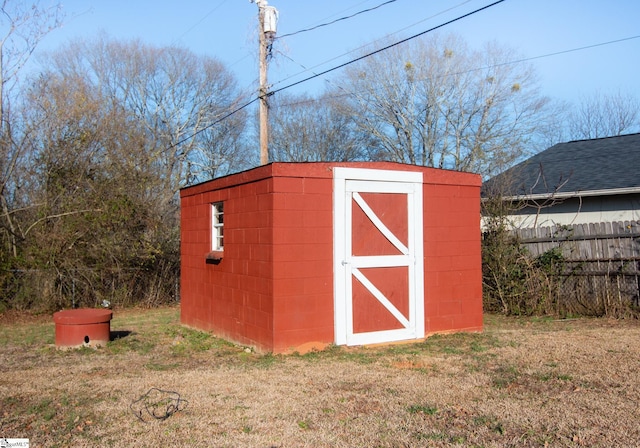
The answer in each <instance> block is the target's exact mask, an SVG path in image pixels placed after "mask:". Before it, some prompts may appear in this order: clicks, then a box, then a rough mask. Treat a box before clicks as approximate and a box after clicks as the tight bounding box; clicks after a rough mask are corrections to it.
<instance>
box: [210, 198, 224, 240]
mask: <svg viewBox="0 0 640 448" xmlns="http://www.w3.org/2000/svg"><path fill="white" fill-rule="evenodd" d="M223 248H224V204H223V203H222V202H214V203H213V204H211V250H223Z"/></svg>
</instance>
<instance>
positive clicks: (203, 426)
mask: <svg viewBox="0 0 640 448" xmlns="http://www.w3.org/2000/svg"><path fill="white" fill-rule="evenodd" d="M111 330H112V332H113V333H114V334H115V335H116V336H119V337H118V338H117V339H115V340H113V341H111V342H110V343H109V344H108V345H107V346H106V347H103V348H101V349H98V350H93V349H79V350H71V351H61V350H56V348H55V347H54V345H53V343H54V324H53V319H52V318H51V316H45V317H40V318H33V317H28V316H20V315H15V314H5V315H3V316H1V317H0V437H7V438H28V439H29V440H30V443H31V446H33V447H41V446H49V447H51V446H59V447H83V446H86V447H98V446H100V447H108V446H113V447H162V446H185V447H264V448H268V447H283V448H284V447H428V446H434V447H439V446H442V447H445V446H446V447H449V446H465V447H467V446H468V447H503V446H513V447H523V446H535V447H543V446H550V447H552V446H561V447H579V446H588V447H593V446H602V447H612V446H625V447H632V446H640V322H638V321H633V320H630V321H615V320H609V319H574V320H561V321H556V320H553V319H540V318H538V319H532V318H527V319H524V318H505V317H499V316H486V318H485V331H484V332H483V333H474V334H452V335H441V336H433V337H430V338H428V339H427V340H426V341H424V342H421V343H412V344H403V345H392V346H386V347H375V348H362V347H357V348H342V347H331V348H329V349H327V350H325V351H322V352H312V353H309V354H306V355H291V356H274V355H270V354H266V355H265V354H256V353H253V352H251V351H250V350H248V349H246V348H245V347H240V346H236V345H233V344H229V343H227V342H225V341H223V340H220V339H217V338H215V337H213V336H211V335H210V334H208V333H202V332H199V331H194V330H191V329H188V328H185V327H182V326H181V325H180V324H179V308H175V307H174V308H162V309H155V310H115V311H114V319H113V320H112V322H111ZM176 409H177V411H176ZM154 414H155V417H159V418H154ZM162 417H166V418H162Z"/></svg>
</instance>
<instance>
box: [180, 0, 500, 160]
mask: <svg viewBox="0 0 640 448" xmlns="http://www.w3.org/2000/svg"><path fill="white" fill-rule="evenodd" d="M504 1H505V0H498V1H496V2H493V3H491V4H489V5H486V6H483V7H482V8H478V9H476V10H474V11H471V12H468V13H466V14H463V15H461V16H459V17H456V18H455V19H451V20H449V21H447V22H444V23H442V24H440V25H437V26H434V27H433V28H429V29H428V30H426V31H422V32H420V33H418V34H414V35H413V36H410V37H407V38H405V39H402V40H400V41H398V42H395V43H393V44H390V45H387V46H385V47H383V48H380V49H378V50H375V51H372V52H370V53H367V54H365V55H363V56H360V57H358V58H355V59H352V60H351V61H348V62H345V63H344V64H340V65H338V66H335V67H333V68H330V69H328V70H325V71H323V72H320V73H317V74H314V75H313V76H309V77H307V78H305V79H302V80H300V81H297V82H294V83H292V84H289V85H287V86H284V87H281V88H279V89H276V90H274V91H272V92H268V93H267V95H269V96H271V95H274V94H276V93H278V92H282V91H283V90H286V89H289V88H291V87H294V86H297V85H299V84H302V83H304V82H307V81H310V80H312V79H315V78H318V77H320V76H323V75H326V74H327V73H330V72H332V71H335V70H338V69H341V68H343V67H346V66H347V65H350V64H353V63H355V62H358V61H361V60H363V59H365V58H368V57H370V56H373V55H375V54H378V53H381V52H383V51H386V50H388V49H390V48H393V47H395V46H398V45H400V44H403V43H405V42H408V41H410V40H412V39H415V38H417V37H420V36H423V35H425V34H427V33H430V32H433V31H435V30H437V29H440V28H442V27H444V26H447V25H450V24H452V23H454V22H457V21H459V20H462V19H464V18H467V17H469V16H472V15H474V14H476V13H479V12H481V11H484V10H485V9H488V8H491V7H492V6H495V5H497V4H499V3H502V2H504ZM263 96H264V95H259V96H257V97H256V98H254V99H252V100H251V101H249V102H248V103H245V104H243V105H242V106H240V107H238V108H236V109H234V110H232V111H231V112H229V113H227V114H226V115H224V116H223V117H221V118H219V119H217V120H215V121H214V122H212V123H210V124H209V125H207V126H205V127H203V128H202V129H199V130H197V131H196V132H194V133H193V134H191V135H190V136H188V137H185V138H183V139H182V140H180V141H178V142H176V143H174V144H173V145H171V146H170V148H173V147H176V146H178V145H180V144H182V143H184V142H186V141H188V140H190V139H192V138H193V137H195V136H196V135H198V134H200V133H201V132H204V131H206V130H207V129H209V128H212V127H213V126H215V125H216V124H218V123H220V122H221V121H223V120H226V119H227V118H229V117H230V116H232V115H234V114H236V113H237V112H240V111H241V110H242V109H244V108H246V107H249V106H250V105H251V104H253V103H255V102H256V101H258V100H261V99H262V98H263Z"/></svg>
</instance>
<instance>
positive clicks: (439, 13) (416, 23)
mask: <svg viewBox="0 0 640 448" xmlns="http://www.w3.org/2000/svg"><path fill="white" fill-rule="evenodd" d="M470 1H471V0H465V1H463V2H462V3H458V4H457V5H454V6H452V7H450V8H447V9H445V10H443V11H440V12H438V13H437V14H433V15H431V16H429V17H426V18H424V19H422V20H420V21H418V22H415V23H413V24H411V25H409V26H406V27H404V28H402V29H400V30H398V31H394V32H393V33H389V34H387V35H386V36H384V37H382V38H380V39H376V40H374V41H373V42H370V43H368V44H365V45H362V46H360V47H358V48H355V49H353V50H350V51H348V52H346V53H343V54H341V55H338V56H335V57H333V58H331V59H328V60H326V61H324V62H321V63H319V64H316V65H314V66H313V67H310V68H306V67H303V68H304V70H303V71H302V72H298V73H295V74H293V75H291V76H288V77H286V78H284V79H281V80H279V81H278V82H276V83H274V84H273V85H278V84H281V83H283V82H285V81H286V80H288V79H291V78H295V77H296V76H298V75H300V74H302V73H305V72H308V71H312V70H313V69H315V68H317V67H320V66H322V65H325V64H327V63H329V62H331V61H335V60H336V59H340V58H341V57H343V56H346V55H349V54H352V53H355V52H356V51H358V50H361V49H362V48H366V47H369V46H371V45H373V44H374V43H376V42H379V41H381V40H383V39H387V38H389V37H390V36H393V35H394V34H398V33H400V32H402V31H405V30H407V29H409V28H412V27H414V26H416V25H419V24H421V23H423V22H426V21H427V20H431V19H433V18H435V17H438V16H440V15H442V14H444V13H447V12H449V11H451V10H454V9H456V8H459V7H460V6H462V5H464V4H466V3H469V2H470ZM281 54H282V53H281ZM298 65H300V64H299V63H298ZM312 73H313V72H312Z"/></svg>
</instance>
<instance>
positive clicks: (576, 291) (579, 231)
mask: <svg viewBox="0 0 640 448" xmlns="http://www.w3.org/2000/svg"><path fill="white" fill-rule="evenodd" d="M515 233H516V234H517V236H518V238H519V239H520V242H521V244H522V245H523V246H524V247H526V248H527V250H528V251H529V253H530V254H531V255H532V256H533V257H542V258H545V256H546V259H547V260H550V259H553V260H555V261H556V262H557V266H556V267H557V268H558V269H555V270H553V271H552V272H554V273H555V275H557V276H558V279H557V280H558V282H556V284H557V289H556V294H557V297H556V300H557V301H558V302H562V303H563V305H564V307H565V309H569V310H571V311H572V312H575V313H576V314H593V315H615V316H618V317H620V316H624V315H625V314H627V313H628V312H631V313H634V314H635V313H637V312H638V311H639V310H640V221H624V222H603V223H591V224H576V225H571V226H563V225H558V226H551V227H537V228H531V229H518V230H516V231H515ZM549 254H551V255H552V256H551V257H549ZM539 259H541V258H539Z"/></svg>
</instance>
